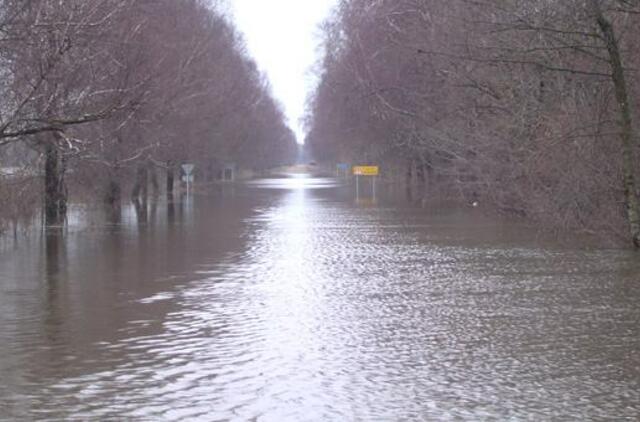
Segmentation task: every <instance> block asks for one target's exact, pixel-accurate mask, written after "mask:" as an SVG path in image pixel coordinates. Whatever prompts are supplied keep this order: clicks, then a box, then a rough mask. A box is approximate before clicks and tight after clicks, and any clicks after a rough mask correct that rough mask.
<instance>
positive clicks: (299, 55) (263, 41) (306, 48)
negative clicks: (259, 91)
mask: <svg viewBox="0 0 640 422" xmlns="http://www.w3.org/2000/svg"><path fill="white" fill-rule="evenodd" d="M230 3H231V5H232V8H233V10H232V14H233V16H234V19H235V22H236V25H237V27H238V29H239V30H241V31H242V32H243V33H244V36H245V40H246V42H247V47H248V49H249V53H250V54H251V55H252V56H253V58H254V59H255V60H256V62H257V63H258V66H259V67H260V69H261V70H263V71H264V72H265V73H266V74H267V76H268V77H269V80H270V82H271V87H272V90H273V94H274V96H275V97H276V98H277V99H278V100H279V101H280V102H281V103H282V105H283V106H284V111H285V113H286V115H287V118H288V119H289V125H290V127H291V129H293V130H294V131H295V132H296V135H297V136H298V142H302V141H303V136H304V133H303V130H302V125H301V122H300V120H301V118H302V117H303V115H304V108H305V100H306V98H307V96H308V94H309V92H310V90H311V89H312V88H313V87H314V78H313V77H312V74H311V67H312V65H313V64H314V63H315V62H316V59H317V56H316V55H317V54H318V48H317V46H318V43H319V36H320V31H319V29H318V25H319V24H320V23H321V22H322V21H323V20H324V19H325V18H326V17H327V16H328V15H329V12H330V10H331V8H332V7H333V6H334V5H335V3H336V0H230Z"/></svg>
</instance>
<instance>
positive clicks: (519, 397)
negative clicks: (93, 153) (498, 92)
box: [0, 177, 640, 421]
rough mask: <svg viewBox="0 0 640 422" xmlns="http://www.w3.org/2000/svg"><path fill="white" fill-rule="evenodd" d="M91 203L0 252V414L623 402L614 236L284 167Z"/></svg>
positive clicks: (152, 416)
mask: <svg viewBox="0 0 640 422" xmlns="http://www.w3.org/2000/svg"><path fill="white" fill-rule="evenodd" d="M141 212H142V214H143V216H144V218H140V214H141ZM91 217H92V215H91V214H90V213H89V214H88V215H86V216H85V220H84V221H85V223H84V229H83V230H77V231H74V230H71V231H69V232H68V233H65V234H64V235H60V234H55V233H50V234H48V235H46V236H44V239H43V240H42V242H33V243H32V244H29V243H27V244H24V245H22V246H21V247H20V248H18V249H17V250H6V251H5V250H3V252H1V253H0V321H2V324H0V344H2V345H3V346H2V348H3V349H2V352H3V353H2V354H0V379H2V383H0V419H3V418H9V419H28V420H33V419H46V420H50V419H69V418H76V419H80V420H99V419H109V420H111V419H113V420H122V419H125V420H126V419H142V420H157V419H159V420H188V419H194V420H198V419H204V420H267V421H282V420H295V421H298V420H314V421H315V420H329V421H334V420H376V421H377V420H443V419H464V420H479V419H480V420H482V419H509V418H515V419H533V420H539V419H545V420H546V419H557V420H566V419H572V420H587V419H623V418H634V417H636V416H637V415H638V413H639V412H640V395H639V394H640V393H638V391H639V390H638V382H639V381H640V347H639V346H640V344H639V343H640V337H639V334H640V333H639V330H640V328H639V327H640V326H639V324H638V319H639V317H640V310H639V308H638V306H637V303H638V301H639V299H640V291H639V287H638V283H637V274H638V270H639V269H640V268H639V266H640V265H639V264H638V262H637V257H636V255H635V254H633V253H628V252H625V251H616V250H578V249H567V248H560V247H558V246H554V245H548V244H544V243H542V242H536V241H535V239H532V238H531V237H530V234H527V232H526V231H525V230H523V229H521V228H515V227H513V226H510V225H505V224H499V223H496V222H492V221H490V220H488V219H486V218H484V217H482V216H481V215H479V214H478V213H476V212H475V210H462V211H452V210H446V211H440V210H435V211H432V212H429V211H425V210H415V209H411V208H406V207H404V208H403V207H397V206H394V205H392V204H390V203H389V202H385V201H384V200H383V201H381V202H380V203H374V202H367V203H362V202H361V201H355V200H354V194H353V192H352V188H351V187H346V186H339V185H338V184H336V183H335V182H334V181H332V180H329V179H311V178H303V177H297V178H292V179H273V180H264V181H260V182H256V183H254V184H252V185H251V186H249V187H248V188H246V189H240V188H236V189H235V190H234V191H225V192H221V193H220V194H217V195H211V196H197V197H195V198H191V199H189V200H186V199H185V200H183V201H177V202H175V203H170V204H165V205H162V206H160V205H159V206H157V207H156V208H155V209H154V208H152V207H151V206H149V208H148V209H144V210H134V209H125V210H123V211H122V218H121V219H120V220H119V221H120V223H119V224H111V225H108V226H105V225H99V224H97V223H96V222H90V221H91Z"/></svg>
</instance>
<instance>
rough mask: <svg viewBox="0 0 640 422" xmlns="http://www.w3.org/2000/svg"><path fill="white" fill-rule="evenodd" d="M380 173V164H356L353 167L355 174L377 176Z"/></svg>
mask: <svg viewBox="0 0 640 422" xmlns="http://www.w3.org/2000/svg"><path fill="white" fill-rule="evenodd" d="M379 174H380V167H378V166H355V167H354V168H353V175H354V176H377V175H379Z"/></svg>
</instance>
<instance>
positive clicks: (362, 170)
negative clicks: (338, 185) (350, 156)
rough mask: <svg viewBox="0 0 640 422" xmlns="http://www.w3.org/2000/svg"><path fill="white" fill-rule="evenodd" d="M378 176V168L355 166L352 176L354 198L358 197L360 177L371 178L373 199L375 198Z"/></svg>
mask: <svg viewBox="0 0 640 422" xmlns="http://www.w3.org/2000/svg"><path fill="white" fill-rule="evenodd" d="M379 174H380V167H378V166H355V167H354V168H353V175H354V176H356V198H359V197H360V176H370V177H373V198H374V199H375V197H376V178H377V177H378V175H379Z"/></svg>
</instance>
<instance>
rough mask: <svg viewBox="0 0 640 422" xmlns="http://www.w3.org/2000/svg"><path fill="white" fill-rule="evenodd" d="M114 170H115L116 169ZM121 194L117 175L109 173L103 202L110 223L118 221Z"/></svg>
mask: <svg viewBox="0 0 640 422" xmlns="http://www.w3.org/2000/svg"><path fill="white" fill-rule="evenodd" d="M115 171H117V169H116V170H115ZM121 194H122V188H121V187H120V182H119V181H118V176H117V175H111V176H110V178H109V181H108V183H107V187H106V190H105V193H104V204H105V206H106V211H107V218H108V220H109V221H110V222H111V223H114V224H117V223H119V222H120V216H121V208H120V197H121Z"/></svg>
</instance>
